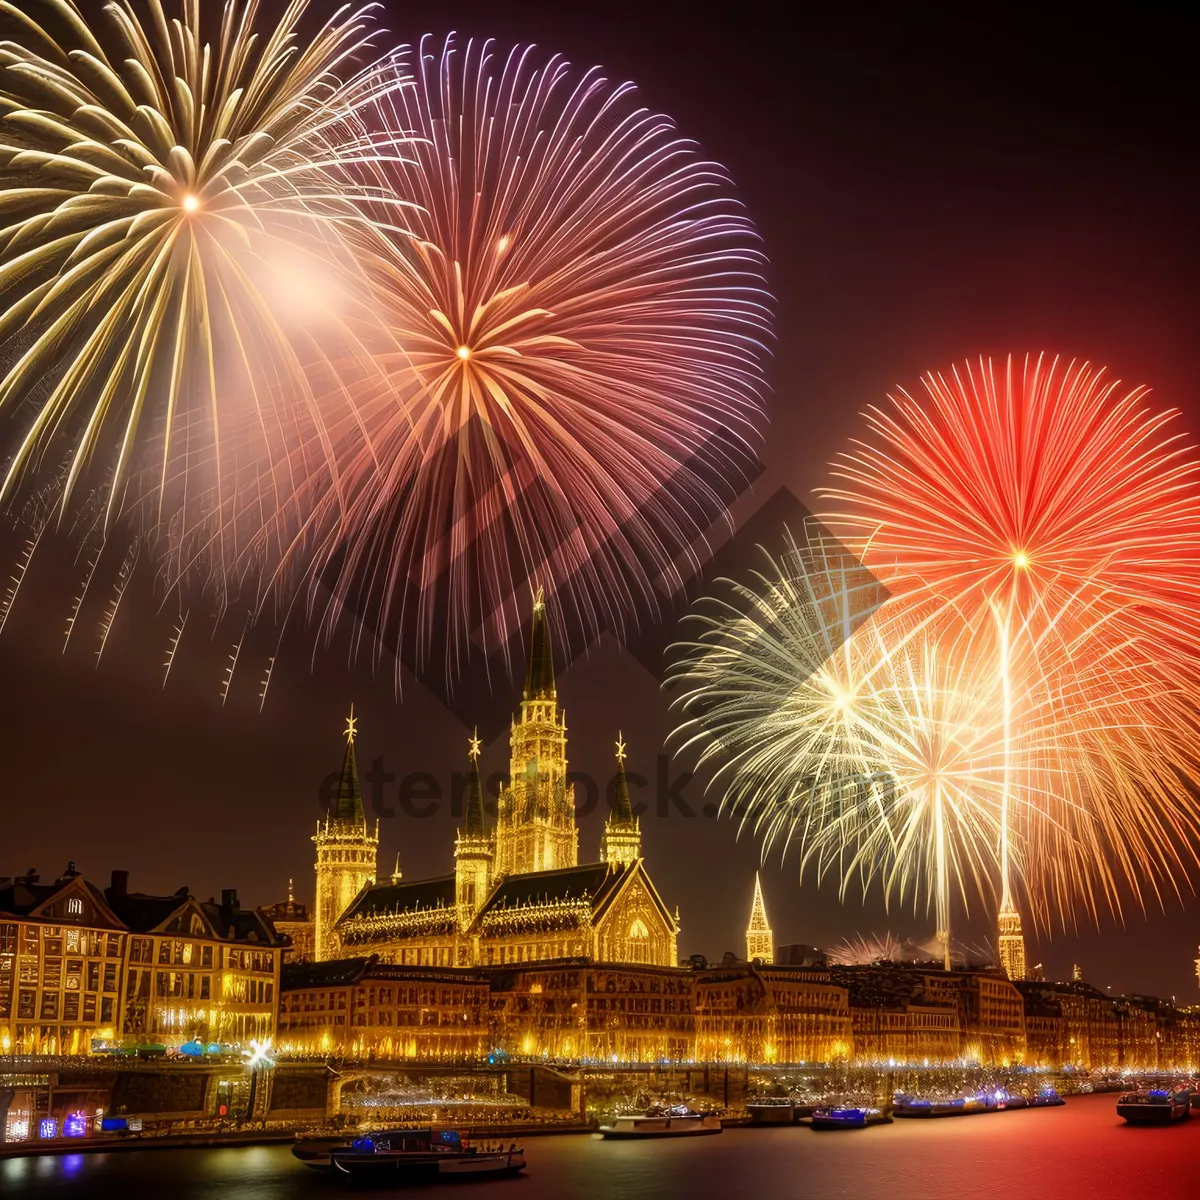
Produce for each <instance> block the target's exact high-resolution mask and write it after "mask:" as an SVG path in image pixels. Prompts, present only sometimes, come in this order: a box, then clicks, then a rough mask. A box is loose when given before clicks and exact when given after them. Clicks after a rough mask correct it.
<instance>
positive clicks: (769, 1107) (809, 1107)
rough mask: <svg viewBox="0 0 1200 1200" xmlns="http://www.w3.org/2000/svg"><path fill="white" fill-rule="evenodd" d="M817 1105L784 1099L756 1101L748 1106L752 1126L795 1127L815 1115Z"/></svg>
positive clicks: (811, 1102)
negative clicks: (799, 1122) (797, 1123)
mask: <svg viewBox="0 0 1200 1200" xmlns="http://www.w3.org/2000/svg"><path fill="white" fill-rule="evenodd" d="M816 1108H817V1104H816V1103H815V1102H814V1101H810V1102H808V1103H805V1102H804V1101H800V1100H795V1099H790V1098H786V1097H785V1098H782V1099H778V1100H774V1099H770V1100H754V1101H751V1102H750V1103H749V1104H747V1105H746V1111H747V1112H748V1113H749V1114H750V1124H751V1125H794V1124H795V1123H796V1122H797V1121H803V1120H806V1119H807V1118H808V1117H811V1116H812V1115H813V1112H814V1111H815V1110H816Z"/></svg>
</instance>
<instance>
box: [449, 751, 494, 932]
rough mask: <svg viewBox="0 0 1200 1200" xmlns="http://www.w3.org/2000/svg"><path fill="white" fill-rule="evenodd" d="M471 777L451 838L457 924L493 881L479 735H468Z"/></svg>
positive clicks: (471, 916) (466, 919) (463, 924)
mask: <svg viewBox="0 0 1200 1200" xmlns="http://www.w3.org/2000/svg"><path fill="white" fill-rule="evenodd" d="M470 755H471V778H470V781H469V784H468V787H467V808H466V812H465V813H464V814H463V823H462V828H461V829H460V830H459V831H458V837H456V838H455V839H454V898H455V901H456V902H457V904H458V927H459V929H460V930H461V929H466V928H467V926H469V925H470V924H471V922H472V921H474V920H475V915H476V914H477V913H478V912H479V910H480V909H481V908H482V907H483V902H484V901H485V900H486V899H487V897H488V889H489V887H490V885H491V881H492V839H491V838H490V837H488V834H487V830H486V829H485V828H484V825H483V784H482V783H481V782H480V779H479V738H478V736H472V738H471V750H470Z"/></svg>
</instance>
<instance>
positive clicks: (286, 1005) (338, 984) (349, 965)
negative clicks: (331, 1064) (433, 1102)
mask: <svg viewBox="0 0 1200 1200" xmlns="http://www.w3.org/2000/svg"><path fill="white" fill-rule="evenodd" d="M282 989H283V990H282V992H281V993H280V1004H279V1033H278V1043H277V1044H278V1048H279V1050H280V1052H281V1053H283V1054H287V1055H292V1056H296V1057H309V1056H318V1057H325V1056H334V1057H338V1058H349V1059H354V1060H357V1061H361V1062H371V1061H395V1060H397V1059H414V1060H420V1061H425V1062H437V1061H439V1060H442V1061H456V1062H479V1061H482V1059H483V1058H484V1057H485V1056H486V1054H487V1053H488V1051H489V1050H490V1049H491V1041H490V1034H489V1002H490V992H489V987H488V978H487V976H486V975H484V974H482V973H481V972H478V971H469V970H468V971H464V970H455V969H453V968H450V969H444V970H424V969H421V968H406V967H397V966H391V965H388V964H385V963H381V962H379V960H378V959H377V958H375V957H373V956H372V957H368V958H348V959H339V960H334V961H331V962H323V963H297V964H295V965H290V964H289V965H288V966H287V967H285V968H284V971H283V980H282Z"/></svg>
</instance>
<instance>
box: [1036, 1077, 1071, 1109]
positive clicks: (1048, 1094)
mask: <svg viewBox="0 0 1200 1200" xmlns="http://www.w3.org/2000/svg"><path fill="white" fill-rule="evenodd" d="M1029 1103H1030V1105H1031V1106H1032V1107H1033V1108H1059V1107H1061V1106H1062V1105H1064V1104H1066V1101H1065V1100H1064V1099H1063V1098H1062V1097H1061V1096H1060V1095H1059V1094H1058V1090H1057V1089H1056V1088H1054V1087H1053V1086H1051V1085H1050V1084H1048V1083H1046V1084H1043V1085H1042V1086H1041V1088H1040V1089H1039V1090H1038V1091H1037V1093H1036V1094H1035V1095H1034V1097H1033V1099H1032V1100H1030V1102H1029Z"/></svg>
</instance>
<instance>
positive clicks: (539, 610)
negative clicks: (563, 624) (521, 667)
mask: <svg viewBox="0 0 1200 1200" xmlns="http://www.w3.org/2000/svg"><path fill="white" fill-rule="evenodd" d="M554 694H555V693H554V649H553V646H552V644H551V641H550V619H549V617H548V615H547V613H546V598H545V596H544V594H543V592H542V589H541V588H540V587H539V588H538V590H537V595H536V596H535V597H534V601H533V624H532V625H531V627H530V630H529V661H528V663H527V665H526V668H525V693H524V699H526V700H552V699H554Z"/></svg>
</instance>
